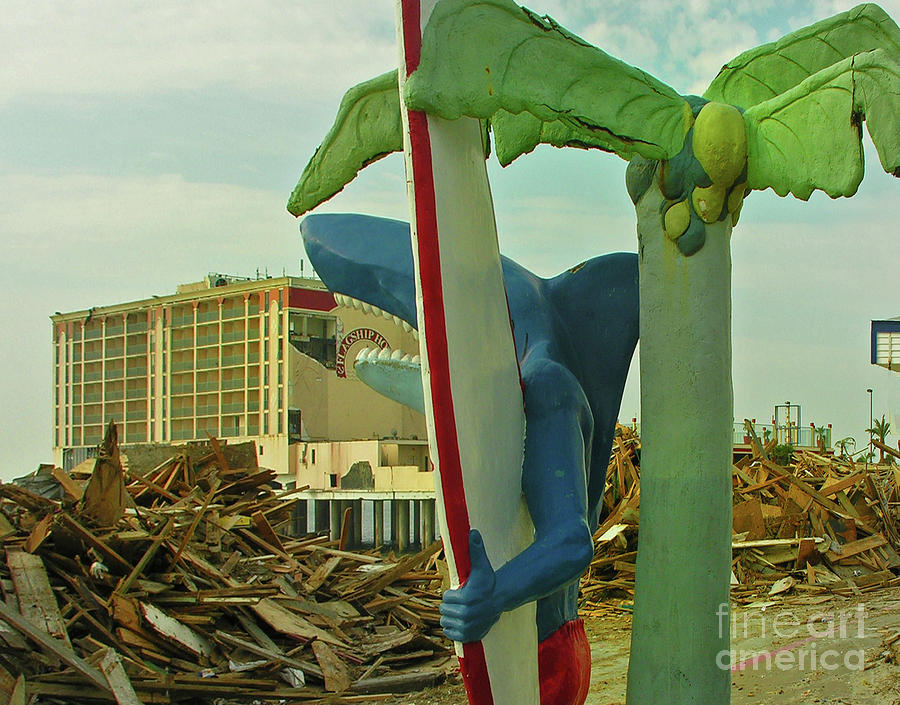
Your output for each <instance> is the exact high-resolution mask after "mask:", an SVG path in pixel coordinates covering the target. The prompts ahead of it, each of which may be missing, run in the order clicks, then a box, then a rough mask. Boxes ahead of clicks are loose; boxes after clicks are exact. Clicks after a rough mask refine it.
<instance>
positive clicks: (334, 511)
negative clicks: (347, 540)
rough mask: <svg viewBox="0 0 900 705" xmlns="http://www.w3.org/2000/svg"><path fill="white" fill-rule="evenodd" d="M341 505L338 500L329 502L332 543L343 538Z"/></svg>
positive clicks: (329, 533)
mask: <svg viewBox="0 0 900 705" xmlns="http://www.w3.org/2000/svg"><path fill="white" fill-rule="evenodd" d="M341 504H342V503H341V502H340V501H338V500H336V499H332V500H330V501H329V502H328V538H329V539H331V540H332V541H337V540H339V539H340V538H341V509H342V507H341Z"/></svg>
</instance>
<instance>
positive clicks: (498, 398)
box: [398, 0, 540, 705]
mask: <svg viewBox="0 0 900 705" xmlns="http://www.w3.org/2000/svg"><path fill="white" fill-rule="evenodd" d="M435 4H436V0H398V36H399V41H400V67H401V70H400V72H399V73H400V82H401V86H402V83H403V81H404V78H405V76H408V75H409V74H410V73H412V71H414V70H415V68H416V66H418V61H419V54H420V47H421V38H422V30H423V28H424V27H425V24H426V23H427V20H428V17H429V15H430V13H431V10H432V9H433V7H434V5H435ZM404 69H405V71H404ZM401 103H402V101H401ZM403 114H404V115H403V120H404V133H405V134H404V152H405V156H406V173H407V182H408V183H409V201H410V222H411V226H412V238H413V259H414V261H415V270H416V299H417V306H418V316H419V319H418V324H419V345H420V355H421V360H422V376H423V387H424V390H425V415H426V420H427V424H428V438H429V444H430V454H431V460H432V462H433V463H434V467H435V476H436V491H437V505H438V519H439V524H440V530H441V536H442V537H443V539H444V547H445V550H446V552H447V558H448V562H449V566H450V573H451V582H452V584H453V587H457V586H458V585H459V584H461V583H463V582H465V580H466V578H467V577H468V575H469V568H470V564H469V555H468V554H469V551H468V535H469V529H470V528H475V529H478V530H479V531H480V532H481V535H482V537H483V539H484V544H485V547H486V550H487V555H488V558H489V559H490V561H491V565H492V566H493V567H494V569H495V570H496V569H497V568H499V567H500V566H501V565H503V564H504V563H506V562H507V561H508V560H509V559H510V558H512V557H514V556H516V555H517V554H519V553H521V552H522V551H523V550H524V549H525V548H527V547H528V546H529V545H530V544H531V543H532V541H533V535H534V534H533V531H534V529H533V526H532V524H531V518H530V516H529V514H528V510H527V507H526V505H525V501H524V497H523V494H522V455H523V449H524V437H525V413H524V408H523V402H522V388H521V382H520V378H519V369H518V364H517V362H516V355H515V346H514V342H513V337H512V330H511V326H510V321H509V309H508V306H507V302H506V292H505V289H504V287H503V273H502V269H501V265H500V251H499V248H498V245H497V229H496V224H495V221H494V209H493V203H492V201H491V193H490V187H489V185H488V178H487V170H486V168H485V162H484V149H483V145H482V134H481V129H480V126H479V123H478V121H477V120H473V119H461V120H454V121H446V120H442V119H439V118H436V117H434V116H428V115H426V114H425V113H421V112H415V111H409V112H407V111H406V110H405V108H404V109H403ZM535 609H536V608H535V604H534V603H533V602H532V603H528V604H526V605H524V606H522V607H520V608H518V609H516V610H514V611H512V612H507V613H504V614H503V615H502V616H501V618H500V620H499V621H498V622H497V624H495V625H494V627H492V628H491V630H490V632H488V634H487V635H486V636H485V638H484V639H483V640H482V641H481V642H477V643H473V644H457V645H456V647H457V655H458V656H459V657H460V665H461V671H462V672H463V678H464V680H465V684H466V691H467V693H468V696H469V702H470V703H471V705H539V702H540V693H539V691H540V689H539V684H538V660H537V624H536V620H535Z"/></svg>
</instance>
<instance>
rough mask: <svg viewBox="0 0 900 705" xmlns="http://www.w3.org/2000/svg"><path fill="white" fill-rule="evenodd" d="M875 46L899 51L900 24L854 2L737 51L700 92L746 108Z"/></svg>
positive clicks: (873, 8) (717, 99)
mask: <svg viewBox="0 0 900 705" xmlns="http://www.w3.org/2000/svg"><path fill="white" fill-rule="evenodd" d="M873 49H884V50H886V51H887V52H889V53H890V54H892V55H893V56H898V55H900V29H898V27H897V25H896V23H895V22H894V21H893V20H892V19H891V18H890V17H889V16H888V15H887V14H886V13H885V11H884V10H882V9H881V8H880V7H878V5H872V4H866V5H857V6H856V7H854V8H853V9H851V10H848V11H847V12H842V13H840V14H838V15H835V16H833V17H829V18H828V19H825V20H822V21H821V22H816V23H815V24H812V25H809V26H808V27H804V28H803V29H799V30H797V31H796V32H792V33H791V34H788V35H786V36H784V37H782V38H781V39H779V40H778V41H776V42H772V43H770V44H763V45H760V46H758V47H756V48H755V49H751V50H749V51H746V52H744V53H743V54H741V55H739V56H737V57H736V58H734V59H732V60H731V61H729V62H728V63H727V64H726V65H725V66H724V67H723V68H722V70H721V71H720V72H719V75H718V76H716V78H715V79H714V80H713V82H712V83H711V84H710V86H709V88H708V89H707V90H706V92H705V93H704V94H703V97H704V98H706V99H707V100H712V101H717V102H719V103H731V104H732V105H737V106H738V107H741V108H749V107H751V106H753V105H757V104H758V103H762V102H763V101H766V100H769V99H771V98H774V97H775V96H778V95H781V94H782V93H785V92H786V91H788V90H790V89H791V88H793V87H794V86H797V85H798V84H800V83H802V82H803V81H805V80H806V79H807V78H809V77H810V76H812V75H814V74H815V73H817V72H819V71H821V70H822V69H826V68H828V67H829V66H833V65H834V64H837V63H838V62H840V61H842V60H843V59H846V58H848V57H850V56H852V55H853V54H858V53H861V52H864V51H871V50H873Z"/></svg>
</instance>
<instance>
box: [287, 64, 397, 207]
mask: <svg viewBox="0 0 900 705" xmlns="http://www.w3.org/2000/svg"><path fill="white" fill-rule="evenodd" d="M402 149H403V128H402V126H401V122H400V94H399V91H398V86H397V71H396V70H394V71H389V72H388V73H385V74H382V75H381V76H377V77H376V78H373V79H371V80H369V81H366V82H365V83H360V84H359V85H358V86H354V87H353V88H351V89H350V90H349V91H347V93H346V94H345V95H344V98H343V100H341V105H340V108H338V114H337V116H336V117H335V120H334V124H333V125H332V127H331V129H330V130H329V131H328V134H327V135H326V136H325V139H324V140H323V141H322V144H321V145H320V146H319V148H318V149H317V150H316V152H315V154H313V156H312V158H311V159H310V160H309V163H308V164H307V165H306V168H305V169H304V170H303V173H302V174H301V176H300V180H299V181H298V182H297V186H296V187H295V188H294V191H293V193H291V197H290V199H289V200H288V206H287V209H288V211H289V212H290V213H292V214H293V215H296V216H300V215H302V214H303V213H305V212H306V211H308V210H310V209H312V208H315V207H316V206H317V205H319V204H320V203H322V202H323V201H327V200H328V199H329V198H331V197H332V196H334V194H336V193H337V192H338V191H340V190H341V189H343V188H344V186H346V185H347V184H348V183H350V182H351V181H352V180H353V179H354V178H355V177H356V175H357V174H358V173H359V171H360V170H361V169H363V168H364V167H365V166H367V165H369V164H371V163H372V162H374V161H376V160H378V159H380V158H381V157H384V156H386V155H388V154H390V153H391V152H398V151H400V150H402Z"/></svg>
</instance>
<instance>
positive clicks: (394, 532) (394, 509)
mask: <svg viewBox="0 0 900 705" xmlns="http://www.w3.org/2000/svg"><path fill="white" fill-rule="evenodd" d="M399 504H400V501H399V500H397V499H392V500H391V501H390V513H391V546H392V547H393V548H394V549H395V550H396V548H397V542H398V541H399V540H400V539H399V538H398V537H397V507H398V506H399Z"/></svg>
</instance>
